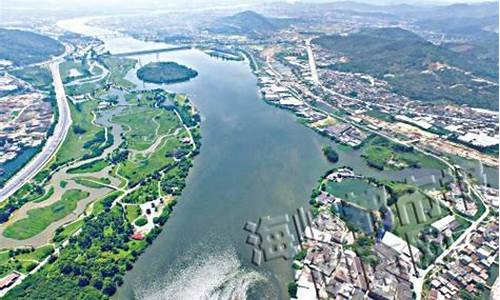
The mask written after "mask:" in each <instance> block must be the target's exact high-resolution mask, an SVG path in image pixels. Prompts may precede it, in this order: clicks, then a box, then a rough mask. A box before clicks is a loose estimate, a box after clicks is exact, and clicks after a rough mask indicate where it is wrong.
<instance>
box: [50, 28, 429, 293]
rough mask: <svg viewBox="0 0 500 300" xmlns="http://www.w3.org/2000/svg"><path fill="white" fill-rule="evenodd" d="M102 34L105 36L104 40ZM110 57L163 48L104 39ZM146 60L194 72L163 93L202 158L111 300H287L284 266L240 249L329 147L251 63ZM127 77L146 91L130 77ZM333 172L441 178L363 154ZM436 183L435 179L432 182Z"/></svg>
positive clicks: (321, 165)
mask: <svg viewBox="0 0 500 300" xmlns="http://www.w3.org/2000/svg"><path fill="white" fill-rule="evenodd" d="M84 22H85V19H73V20H66V21H64V22H60V23H59V25H60V26H62V27H64V28H66V29H68V30H72V31H75V32H78V33H82V34H87V35H94V34H95V33H96V32H102V29H97V28H95V27H91V26H85V25H84V24H83V23H84ZM110 33H111V32H109V31H108V30H105V32H103V36H105V35H106V34H107V35H110ZM101 38H102V39H103V40H104V42H105V44H104V46H105V48H106V49H109V50H110V51H111V52H112V53H113V52H114V53H118V52H126V51H130V50H144V49H151V48H157V47H158V48H161V47H165V44H160V43H151V42H147V43H146V42H142V41H138V40H135V39H132V38H130V37H123V36H122V37H118V38H110V39H106V38H103V37H101ZM135 58H137V59H140V60H141V64H142V65H144V64H146V63H148V62H150V61H157V60H160V61H175V62H178V63H181V64H184V65H187V66H189V67H191V68H194V69H195V70H197V71H198V73H199V75H198V76H197V77H196V78H194V79H192V80H190V81H188V82H184V83H179V84H173V85H168V86H163V87H164V88H166V89H168V90H171V91H175V92H183V93H187V94H188V95H189V96H190V99H191V100H192V102H193V103H194V104H195V105H196V106H197V108H198V110H199V111H200V113H201V116H202V123H201V128H202V129H201V134H202V147H201V153H200V154H199V155H198V156H197V157H196V158H195V161H194V167H193V168H192V169H191V171H190V175H189V177H188V178H187V187H186V189H185V190H184V192H183V194H182V196H181V197H180V199H179V203H178V204H177V206H176V207H175V209H174V213H173V214H172V216H171V218H170V219H169V221H168V222H167V224H166V225H165V227H164V230H163V232H162V233H161V234H160V236H159V237H158V238H157V239H156V240H155V241H154V243H153V244H152V245H151V246H150V247H149V248H148V249H147V250H146V252H145V253H144V254H143V255H142V256H141V257H140V258H139V260H138V261H137V262H136V263H135V264H134V268H133V269H132V270H131V271H130V272H128V273H127V275H126V276H125V283H124V285H123V286H122V287H121V288H120V289H119V290H118V292H117V294H116V296H115V298H117V299H133V298H138V299H284V298H286V296H287V291H286V284H287V283H288V282H289V281H291V280H292V276H293V274H292V269H291V267H290V262H289V261H284V260H274V261H271V262H265V263H263V264H262V265H261V266H259V267H256V266H254V265H252V264H251V262H250V260H251V251H252V248H251V246H249V245H247V244H246V243H245V241H246V237H247V233H246V232H245V231H244V230H243V226H244V224H245V223H246V222H247V221H257V220H258V219H259V218H260V217H264V216H268V215H269V216H278V215H283V214H291V213H293V212H294V211H295V209H296V208H298V207H301V206H307V201H308V199H309V195H310V192H311V189H312V188H313V187H314V186H315V185H316V183H317V181H318V179H319V178H320V176H321V175H323V174H324V172H325V171H326V170H328V169H329V168H332V167H333V165H331V164H329V163H328V162H327V161H326V160H325V158H324V157H323V155H322V153H321V147H322V146H323V145H325V144H327V143H331V142H330V141H328V140H326V139H324V138H322V137H320V136H319V135H317V134H316V133H314V132H313V131H312V130H310V129H308V128H306V127H305V126H303V125H301V124H299V123H298V122H297V121H296V120H295V118H294V116H293V115H292V114H290V113H289V112H286V111H284V110H280V109H278V108H275V107H272V106H269V105H267V104H265V103H264V102H263V101H262V100H261V99H260V96H259V93H258V90H257V81H256V78H255V76H254V75H253V74H252V73H251V70H250V68H249V66H248V62H246V61H243V62H235V61H223V60H220V59H217V58H213V57H210V56H208V55H206V54H205V53H203V52H201V51H199V50H195V49H191V50H182V51H176V52H164V53H159V54H150V55H141V56H136V57H135ZM127 79H129V80H131V81H133V82H135V83H137V84H138V86H139V87H140V88H150V87H158V86H157V85H153V84H143V83H142V82H140V81H139V80H138V79H137V77H136V76H135V70H132V71H131V72H130V73H129V74H128V75H127ZM339 154H340V161H339V163H337V165H339V166H340V165H350V166H354V168H355V171H357V172H360V173H361V174H364V175H371V174H372V175H375V174H376V175H379V176H380V175H381V176H383V177H386V178H392V179H401V178H403V177H404V178H409V179H412V178H413V179H415V180H424V178H425V180H426V181H429V180H430V178H432V176H431V175H436V176H439V171H437V170H427V169H419V170H407V171H403V172H382V173H381V172H378V171H376V170H374V169H371V168H368V167H367V166H366V163H364V161H363V160H362V158H361V157H360V153H359V151H343V150H339ZM430 181H432V180H430Z"/></svg>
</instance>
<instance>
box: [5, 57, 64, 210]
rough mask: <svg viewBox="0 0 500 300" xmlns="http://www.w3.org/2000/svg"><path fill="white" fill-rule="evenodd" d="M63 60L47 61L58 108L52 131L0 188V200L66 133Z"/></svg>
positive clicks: (28, 176) (38, 165) (19, 184)
mask: <svg viewBox="0 0 500 300" xmlns="http://www.w3.org/2000/svg"><path fill="white" fill-rule="evenodd" d="M62 61H63V60H61V59H57V60H55V61H52V62H50V63H49V67H50V71H51V73H52V79H53V84H54V89H55V92H56V99H57V108H58V110H59V120H58V122H57V124H56V126H55V128H54V133H53V134H52V135H51V136H50V137H49V138H48V139H47V141H46V143H45V146H44V147H43V149H42V151H41V152H40V153H38V154H37V155H36V156H35V157H34V158H33V159H32V160H31V161H29V162H28V164H26V166H25V167H24V168H23V169H21V170H20V171H19V172H18V173H17V174H16V175H14V176H13V177H12V178H11V179H10V180H9V181H7V183H6V184H5V186H4V187H3V188H2V189H1V190H0V202H2V201H5V200H6V199H7V198H8V197H9V196H11V195H12V194H14V193H15V192H16V191H17V190H18V189H19V188H21V187H22V186H23V185H24V184H25V183H26V182H27V181H29V180H30V179H31V178H33V176H35V174H36V173H37V172H38V171H40V170H41V169H42V168H43V166H44V165H45V164H46V163H47V162H48V161H49V160H50V159H51V158H52V156H53V155H54V153H56V151H57V149H58V148H59V146H60V145H61V144H62V141H63V140H64V138H65V137H66V134H67V133H68V129H69V127H70V125H71V114H70V110H69V105H68V102H67V99H66V93H65V91H64V86H63V83H62V80H61V74H60V73H59V64H60V63H61V62H62Z"/></svg>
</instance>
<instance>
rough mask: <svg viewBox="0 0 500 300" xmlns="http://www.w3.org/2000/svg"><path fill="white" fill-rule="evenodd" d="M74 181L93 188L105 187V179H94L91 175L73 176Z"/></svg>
mask: <svg viewBox="0 0 500 300" xmlns="http://www.w3.org/2000/svg"><path fill="white" fill-rule="evenodd" d="M72 180H73V181H75V182H76V183H77V184H80V185H83V186H86V187H89V188H92V189H100V188H103V187H105V186H104V184H106V183H104V182H103V181H101V180H94V179H92V178H89V177H75V178H72Z"/></svg>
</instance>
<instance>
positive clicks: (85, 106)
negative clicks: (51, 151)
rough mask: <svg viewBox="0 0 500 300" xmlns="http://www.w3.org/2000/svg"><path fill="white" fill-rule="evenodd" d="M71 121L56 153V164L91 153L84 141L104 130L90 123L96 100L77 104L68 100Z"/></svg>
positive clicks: (91, 138) (90, 139) (93, 137)
mask: <svg viewBox="0 0 500 300" xmlns="http://www.w3.org/2000/svg"><path fill="white" fill-rule="evenodd" d="M69 107H70V110H71V118H72V120H73V123H72V125H71V127H70V129H69V130H68V134H67V135H66V138H65V140H64V142H63V144H62V146H61V147H60V148H59V151H58V152H57V154H56V158H57V159H56V164H59V165H60V164H63V163H66V162H68V161H71V160H75V159H80V158H82V157H83V156H84V155H91V154H92V149H91V147H87V146H86V143H87V142H89V141H92V140H93V139H95V138H96V135H99V134H101V135H102V133H100V132H104V129H103V128H101V127H98V126H95V125H94V124H92V120H93V118H94V117H93V115H92V111H93V110H94V109H95V108H96V107H97V101H90V100H89V101H85V102H82V103H79V104H76V105H75V104H73V103H72V102H69Z"/></svg>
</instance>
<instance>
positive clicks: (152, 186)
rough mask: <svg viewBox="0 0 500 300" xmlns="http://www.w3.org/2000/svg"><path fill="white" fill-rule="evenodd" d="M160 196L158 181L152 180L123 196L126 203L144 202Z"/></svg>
mask: <svg viewBox="0 0 500 300" xmlns="http://www.w3.org/2000/svg"><path fill="white" fill-rule="evenodd" d="M158 197H159V192H158V181H156V180H151V181H150V182H148V183H146V184H144V185H142V186H141V187H139V188H138V189H137V190H135V191H133V192H132V193H130V194H128V195H127V196H126V197H124V198H123V202H124V203H133V204H142V203H146V202H148V201H151V200H154V199H156V198H158Z"/></svg>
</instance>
